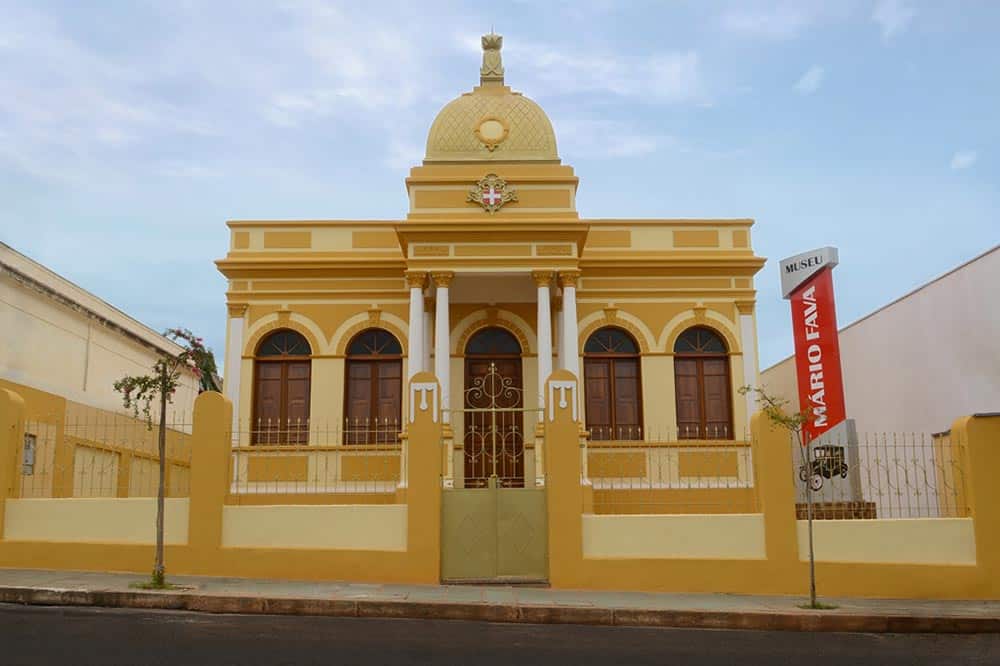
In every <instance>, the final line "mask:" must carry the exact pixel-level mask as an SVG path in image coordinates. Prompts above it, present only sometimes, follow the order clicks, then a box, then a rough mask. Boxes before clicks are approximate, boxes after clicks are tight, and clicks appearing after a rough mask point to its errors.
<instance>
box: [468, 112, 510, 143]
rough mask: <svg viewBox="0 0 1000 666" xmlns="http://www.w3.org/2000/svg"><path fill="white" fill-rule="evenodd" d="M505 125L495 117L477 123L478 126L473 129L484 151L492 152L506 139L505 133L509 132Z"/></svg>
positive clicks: (488, 117)
mask: <svg viewBox="0 0 1000 666" xmlns="http://www.w3.org/2000/svg"><path fill="white" fill-rule="evenodd" d="M509 131H510V130H509V128H508V127H507V124H506V123H505V122H504V121H502V120H501V119H500V118H497V117H495V116H487V117H486V118H483V119H482V120H481V121H479V125H478V126H477V127H476V129H475V133H476V138H478V139H479V140H480V141H481V142H482V144H483V145H484V146H486V150H489V151H492V150H494V149H496V147H497V146H498V145H500V142H502V141H503V140H504V139H506V138H507V133H508V132H509Z"/></svg>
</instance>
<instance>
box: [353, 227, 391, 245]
mask: <svg viewBox="0 0 1000 666" xmlns="http://www.w3.org/2000/svg"><path fill="white" fill-rule="evenodd" d="M351 247H354V248H359V249H373V248H398V247H399V240H398V239H397V237H396V233H395V232H394V231H355V232H352V233H351Z"/></svg>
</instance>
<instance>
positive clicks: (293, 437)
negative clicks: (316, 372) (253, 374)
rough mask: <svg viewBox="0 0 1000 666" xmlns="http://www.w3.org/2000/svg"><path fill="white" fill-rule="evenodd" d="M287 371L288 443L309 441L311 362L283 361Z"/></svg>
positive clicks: (286, 420) (286, 419)
mask: <svg viewBox="0 0 1000 666" xmlns="http://www.w3.org/2000/svg"><path fill="white" fill-rule="evenodd" d="M281 365H283V366H284V368H285V372H286V377H287V378H286V382H287V383H286V388H285V414H284V417H285V423H286V429H287V432H288V435H287V437H286V438H285V440H284V441H285V442H287V443H288V444H308V443H309V388H310V372H309V370H310V363H309V361H305V362H302V361H296V362H294V363H282V364H281Z"/></svg>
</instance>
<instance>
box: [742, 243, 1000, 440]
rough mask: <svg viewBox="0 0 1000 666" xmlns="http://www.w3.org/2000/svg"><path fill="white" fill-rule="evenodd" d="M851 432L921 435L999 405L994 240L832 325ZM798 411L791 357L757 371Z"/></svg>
mask: <svg viewBox="0 0 1000 666" xmlns="http://www.w3.org/2000/svg"><path fill="white" fill-rule="evenodd" d="M840 354H841V364H842V367H843V373H844V393H845V398H846V402H847V416H848V418H852V419H854V420H855V422H856V423H857V429H858V432H859V433H864V434H875V433H917V434H918V435H919V434H923V435H928V434H930V433H935V432H942V431H945V430H948V429H949V428H951V424H952V422H953V421H954V420H955V419H956V418H957V417H960V416H964V415H967V414H973V413H980V412H998V411H1000V245H998V246H996V247H994V248H993V249H991V250H989V251H987V252H985V253H983V254H981V255H979V256H978V257H976V258H975V259H972V260H970V261H968V262H966V263H964V264H962V265H961V266H959V267H957V268H955V269H953V270H951V271H949V272H948V273H946V274H944V275H942V276H941V277H938V278H936V279H934V280H931V281H930V282H928V283H927V284H925V285H923V286H921V287H918V288H917V289H915V290H913V291H911V292H910V293H908V294H906V295H905V296H902V297H901V298H899V299H897V300H895V301H893V302H892V303H889V304H888V305H885V306H883V307H881V308H879V309H878V310H876V311H875V312H872V313H871V314H869V315H868V316H866V317H862V318H861V319H859V320H858V321H856V322H854V323H852V324H849V325H847V326H845V327H843V328H841V329H840ZM761 382H762V384H763V385H764V386H765V387H766V388H767V389H768V390H769V391H770V392H771V393H772V394H775V395H778V396H781V397H783V398H785V399H788V400H790V401H791V403H792V405H793V406H794V409H795V410H798V393H797V390H796V380H795V362H794V357H789V358H787V359H785V360H783V361H781V362H780V363H777V364H776V365H773V366H771V367H770V368H767V369H766V370H764V371H763V372H762V373H761Z"/></svg>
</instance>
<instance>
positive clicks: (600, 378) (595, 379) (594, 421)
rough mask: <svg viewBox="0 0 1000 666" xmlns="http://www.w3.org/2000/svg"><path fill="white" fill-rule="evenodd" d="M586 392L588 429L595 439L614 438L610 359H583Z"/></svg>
mask: <svg viewBox="0 0 1000 666" xmlns="http://www.w3.org/2000/svg"><path fill="white" fill-rule="evenodd" d="M583 378H584V391H585V394H586V417H587V430H589V431H590V436H591V438H592V439H594V440H607V439H613V437H614V435H613V434H612V432H611V426H612V422H611V362H610V361H609V360H608V359H603V358H602V359H588V358H584V360H583Z"/></svg>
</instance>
